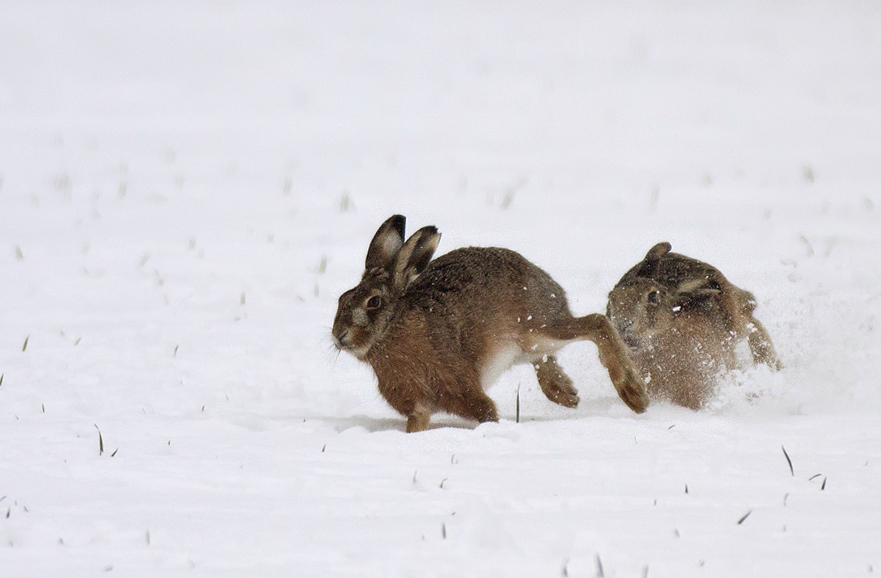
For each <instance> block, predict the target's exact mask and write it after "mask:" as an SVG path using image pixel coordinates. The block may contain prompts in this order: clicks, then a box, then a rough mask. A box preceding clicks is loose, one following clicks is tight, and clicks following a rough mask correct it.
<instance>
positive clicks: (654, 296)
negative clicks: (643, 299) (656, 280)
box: [649, 291, 661, 303]
mask: <svg viewBox="0 0 881 578" xmlns="http://www.w3.org/2000/svg"><path fill="white" fill-rule="evenodd" d="M660 300H661V292H660V291H652V292H651V293H649V303H658V302H659V301H660Z"/></svg>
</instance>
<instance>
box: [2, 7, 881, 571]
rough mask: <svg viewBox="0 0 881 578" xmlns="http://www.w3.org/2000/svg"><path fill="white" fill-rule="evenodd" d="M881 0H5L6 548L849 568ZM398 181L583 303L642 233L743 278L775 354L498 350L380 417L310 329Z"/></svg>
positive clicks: (864, 494)
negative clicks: (521, 360) (635, 366)
mask: <svg viewBox="0 0 881 578" xmlns="http://www.w3.org/2000/svg"><path fill="white" fill-rule="evenodd" d="M879 23H881V5H879V4H878V3H877V2H872V1H869V0H865V1H846V2H839V3H834V4H833V3H819V2H818V3H789V2H758V1H755V2H753V1H746V2H722V1H718V2H717V1H714V2H703V3H690V2H677V1H672V0H664V1H662V2H640V1H634V2H594V3H582V2H569V1H560V2H513V3H501V2H483V1H481V2H444V3H429V2H373V3H369V2H334V3H328V2H306V1H303V2H293V3H288V2H278V3H271V2H250V3H246V2H238V1H216V2H208V1H205V2H186V3H175V2H167V3H166V2H163V3H151V4H150V5H149V6H147V5H144V4H139V3H135V2H122V3H119V2H106V1H92V2H80V3H61V2H44V1H37V2H4V3H2V4H0V270H2V272H3V274H2V275H0V295H2V302H0V303H2V304H0V375H2V378H0V379H2V381H0V439H2V441H3V444H2V450H0V567H2V568H3V575H4V576H34V575H65V576H78V575H82V576H93V575H96V574H99V573H102V572H105V571H109V572H112V573H114V574H116V573H122V574H124V575H132V576H153V575H156V573H157V572H158V573H162V574H163V575H178V574H195V575H199V574H201V575H210V576H221V575H230V576H233V575H251V576H256V575H260V576H290V575H294V574H296V575H303V576H307V575H308V576H487V575H500V576H560V575H568V576H597V575H601V574H602V575H605V576H646V575H648V576H692V575H694V576H701V575H707V576H744V575H750V576H782V575H798V576H812V575H814V576H826V575H833V574H847V575H861V574H865V573H870V572H872V571H873V570H874V568H875V567H878V566H879V565H881V547H879V546H878V544H879V543H881V527H879V525H878V524H877V519H878V516H879V515H881V490H879V488H881V484H879V482H881V419H879V417H878V412H879V410H881V371H879V369H878V368H879V364H881V337H879V336H881V332H879V327H878V325H879V323H881V267H879V265H881V261H879V258H878V249H879V247H881V27H879ZM394 212H400V213H403V214H405V215H407V216H408V217H409V224H410V229H411V230H415V228H418V227H420V226H422V225H425V224H435V225H437V226H438V227H439V229H440V230H441V231H442V233H443V234H444V237H443V240H442V241H441V246H440V252H445V251H448V250H450V249H453V248H456V247H460V246H466V245H500V246H506V247H510V248H513V249H516V250H518V251H520V252H521V253H523V254H524V255H526V256H527V257H528V258H530V259H531V260H533V261H534V262H536V263H537V264H538V265H540V266H541V267H543V268H544V269H546V270H547V271H549V272H550V273H551V274H552V275H553V276H554V277H555V278H556V279H557V280H558V281H559V282H560V283H561V284H562V285H563V286H564V287H565V288H566V289H567V291H568V293H569V298H570V302H571V305H572V308H573V310H574V311H575V312H577V313H580V314H583V313H588V312H592V311H602V310H604V307H605V299H606V293H607V292H608V290H609V289H610V288H611V287H612V286H613V285H614V283H615V282H616V281H617V279H618V278H619V277H620V276H621V275H622V274H623V273H624V271H626V270H627V269H628V268H629V267H630V266H631V265H632V264H633V263H635V262H637V261H639V260H640V259H641V258H642V256H643V255H644V253H645V251H646V250H647V249H648V248H649V247H651V245H653V244H654V243H655V242H657V241H659V240H668V241H670V242H671V243H672V244H673V247H674V250H676V251H678V252H682V253H685V254H687V255H691V256H694V257H696V258H699V259H702V260H705V261H708V262H710V263H712V264H714V265H716V266H718V267H719V268H720V269H721V270H722V271H723V272H724V273H725V274H726V275H727V276H728V278H729V279H731V280H732V281H733V282H734V283H736V284H738V285H740V286H742V287H745V288H747V289H749V290H751V291H753V292H754V293H755V294H756V296H757V297H758V300H759V310H758V313H757V315H758V317H759V319H761V320H762V321H763V323H765V325H766V326H767V327H768V329H769V331H770V333H771V335H772V337H773V338H774V340H775V343H776V345H777V348H778V351H779V352H780V354H781V357H782V359H783V360H784V362H785V363H786V365H787V367H786V369H785V370H784V371H783V372H781V373H779V374H771V373H769V372H766V371H762V370H761V369H758V370H755V371H750V372H747V373H746V374H744V375H740V376H737V377H736V379H734V380H732V383H731V384H728V385H726V386H725V387H723V388H721V390H720V392H719V395H718V397H717V399H716V400H715V401H714V403H713V407H712V408H711V409H710V410H709V411H706V412H703V413H693V412H689V411H685V410H680V409H677V408H674V407H670V406H663V405H658V406H654V407H652V408H650V410H649V411H648V412H647V413H646V414H645V415H642V416H636V415H634V414H632V413H630V412H629V410H627V409H626V407H624V406H623V404H621V403H620V401H619V400H618V399H617V397H616V396H615V393H614V391H613V389H612V388H611V386H610V384H609V383H608V379H607V378H606V377H605V376H604V374H603V373H604V372H603V371H602V370H601V368H600V367H599V363H598V361H597V359H596V353H595V348H594V347H593V346H592V345H590V344H579V345H576V346H572V347H570V348H569V349H567V350H566V351H565V353H564V355H563V356H562V360H561V361H562V363H563V365H564V366H565V367H566V368H567V371H568V372H569V374H570V375H571V376H572V377H573V379H574V380H575V382H576V385H577V386H578V387H579V389H580V391H581V397H582V404H581V406H580V407H579V408H578V410H576V411H571V410H566V409H564V408H560V407H557V406H554V405H553V404H551V403H550V402H548V401H547V400H546V399H544V397H543V396H542V394H541V392H540V391H539V390H538V387H537V385H536V383H535V379H534V377H533V376H532V375H530V371H529V370H528V368H515V369H514V370H512V371H511V372H509V373H507V374H505V375H504V376H502V378H501V380H500V381H499V383H498V384H497V385H496V386H495V387H494V388H493V389H492V390H491V391H490V395H491V396H492V397H493V398H494V399H495V400H496V402H497V404H498V406H499V409H500V412H501V414H502V416H503V420H502V422H501V423H499V424H487V425H483V426H480V427H478V428H476V429H475V428H473V426H472V425H471V424H466V423H464V422H462V421H459V420H457V419H454V418H444V417H442V416H441V417H439V419H437V420H436V421H437V424H438V425H440V426H447V427H439V428H438V429H434V430H432V431H430V432H427V433H425V434H419V435H412V436H406V435H404V434H403V433H402V429H403V425H404V422H403V419H402V418H401V417H400V416H398V415H396V414H395V413H394V412H393V411H392V410H390V409H389V408H388V407H387V406H386V405H385V403H384V402H383V400H382V399H381V398H380V396H379V394H378V393H377V391H376V388H375V385H374V382H373V378H372V375H371V373H370V371H369V368H366V367H364V366H360V365H359V364H357V363H356V362H355V361H354V360H353V359H349V358H347V357H339V358H338V357H337V356H336V354H335V353H333V352H332V347H331V345H330V340H329V338H328V331H329V326H330V324H331V322H332V319H333V314H334V311H335V308H336V297H337V296H338V295H339V293H341V292H342V291H343V290H345V289H347V288H349V287H351V286H352V285H354V284H355V283H356V282H357V280H358V278H359V276H360V273H361V267H362V266H363V257H364V252H365V250H366V246H367V243H368V241H369V239H370V236H371V235H372V234H373V232H374V231H375V229H376V227H377V226H378V225H379V223H381V222H382V220H383V219H385V218H386V217H388V216H389V215H390V214H392V213H394ZM518 387H520V392H521V423H519V424H518V423H514V416H515V395H516V391H517V388H518ZM99 431H100V440H101V443H102V444H103V450H104V451H103V454H101V453H100V452H99ZM781 446H784V447H786V449H787V452H788V454H789V456H790V458H791V459H792V462H793V472H790V469H789V465H788V464H787V461H786V458H785V456H784V455H783V452H782V451H781ZM817 474H820V475H819V476H817ZM827 480H828V481H827ZM748 512H749V513H750V514H749V516H747V518H746V519H744V520H743V521H742V523H740V524H738V521H739V520H740V519H741V517H742V516H744V515H745V514H746V513H748ZM600 565H601V566H602V571H600V569H599V567H600Z"/></svg>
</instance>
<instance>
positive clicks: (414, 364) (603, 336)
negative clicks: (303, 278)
mask: <svg viewBox="0 0 881 578" xmlns="http://www.w3.org/2000/svg"><path fill="white" fill-rule="evenodd" d="M404 224H405V218H404V217H403V216H401V215H394V216H392V217H391V218H389V219H388V220H387V221H386V222H385V223H383V224H382V226H381V227H379V230H378V231H377V232H376V234H375V236H374V237H373V240H372V241H371V243H370V247H369V249H368V250H367V260H366V263H365V270H364V274H363V276H362V278H361V282H360V283H359V284H358V285H357V286H356V287H355V288H353V289H351V290H349V291H346V292H345V293H343V294H342V295H341V296H340V299H339V309H338V310H337V313H336V317H335V319H334V322H333V331H332V337H333V341H334V345H335V346H336V347H337V349H339V350H342V351H348V352H349V353H351V354H352V355H354V356H355V357H356V358H358V359H359V360H361V361H364V362H366V363H368V364H369V365H370V366H371V367H372V368H373V371H374V373H375V374H376V377H377V380H378V382H379V391H380V393H382V395H383V397H385V399H386V400H387V401H388V402H389V404H390V405H391V406H392V407H393V408H394V409H395V410H397V411H398V412H400V413H401V414H403V415H405V416H407V431H408V432H417V431H422V430H424V429H426V428H427V427H428V422H429V419H430V417H431V414H432V413H434V412H437V411H446V412H449V413H453V414H456V415H459V416H462V417H464V418H467V419H474V420H477V421H479V422H487V421H498V414H497V413H496V406H495V404H494V403H493V401H492V400H491V399H490V398H489V397H488V396H487V395H486V393H484V389H485V388H487V387H488V386H489V385H491V384H492V383H493V382H494V381H495V380H496V378H497V377H498V376H499V375H500V374H501V373H502V372H503V371H505V370H506V369H508V368H509V367H511V365H513V364H515V363H520V362H529V363H531V364H532V365H533V366H534V367H535V372H536V375H537V377H538V383H539V385H540V386H541V390H542V391H543V392H544V393H545V395H546V396H547V397H548V399H550V400H551V401H553V402H555V403H558V404H560V405H562V406H565V407H575V406H576V405H578V401H579V400H578V391H577V390H576V389H575V388H574V387H573V386H572V380H571V379H569V377H568V376H567V375H566V374H565V373H563V370H562V369H561V368H560V366H559V365H557V361H556V358H555V357H554V353H555V352H556V351H557V350H559V349H560V348H562V347H564V346H565V345H567V344H569V343H572V342H574V341H578V340H583V339H587V340H590V341H593V342H594V343H595V344H596V345H597V348H598V349H599V357H600V361H601V362H602V363H603V365H604V366H605V367H606V368H607V369H608V371H609V377H610V378H611V380H612V384H613V385H614V386H615V389H616V390H617V391H618V394H619V395H620V396H621V399H622V400H624V403H626V404H627V406H628V407H630V408H631V409H632V410H633V411H635V412H637V413H642V412H643V411H645V408H646V407H647V406H648V397H647V395H646V391H645V384H644V383H643V382H642V379H640V377H639V376H638V375H637V374H636V371H635V370H634V368H633V366H632V364H631V362H630V360H629V358H628V357H627V351H626V348H625V347H624V344H623V343H622V342H621V339H620V338H619V337H618V334H617V333H615V330H614V329H613V328H612V325H611V324H610V323H609V321H608V319H606V317H604V316H603V315H600V314H593V315H586V316H584V317H573V316H572V314H571V313H570V312H569V307H568V305H567V303H566V295H565V293H564V292H563V289H562V288H561V287H560V286H559V285H557V283H555V282H554V280H553V279H551V278H550V276H549V275H548V274H547V273H545V272H544V271H542V270H541V269H539V268H538V267H536V266H535V265H533V264H532V263H530V262H529V261H527V260H526V259H525V258H524V257H522V256H521V255H519V254H518V253H515V252H514V251H509V250H507V249H499V248H478V247H470V248H465V249H457V250H455V251H451V252H450V253H447V254H446V255H443V256H441V257H439V258H437V259H435V260H434V261H432V260H431V258H432V255H433V254H434V251H435V249H436V248H437V245H438V241H440V233H438V232H437V229H436V228H435V227H423V228H422V229H419V230H418V231H416V232H415V233H414V234H413V235H412V236H411V237H410V238H409V239H407V241H406V242H404Z"/></svg>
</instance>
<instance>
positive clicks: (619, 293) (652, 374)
mask: <svg viewBox="0 0 881 578" xmlns="http://www.w3.org/2000/svg"><path fill="white" fill-rule="evenodd" d="M670 249H671V246H670V243H658V244H657V245H655V246H654V247H652V248H651V249H650V250H649V252H648V253H647V254H646V256H645V259H643V260H642V262H641V263H638V264H637V265H635V266H634V267H632V268H631V269H630V270H629V271H628V272H627V273H626V274H625V275H624V277H622V278H621V280H620V281H618V284H617V285H615V288H614V289H613V290H612V292H611V293H609V303H608V307H607V309H606V315H607V316H608V317H609V319H610V321H611V322H612V324H613V325H614V326H615V329H616V330H617V331H618V333H619V335H620V336H621V338H622V339H623V340H624V343H625V344H626V345H627V346H628V348H629V351H630V358H631V359H632V360H633V364H634V365H635V366H636V367H637V369H638V370H639V372H640V374H641V375H642V377H643V378H644V379H645V380H646V382H647V386H646V387H647V389H648V393H649V395H650V396H651V397H653V398H657V399H664V400H667V401H671V402H673V403H676V404H679V405H682V406H685V407H688V408H691V409H699V408H701V407H702V406H704V405H705V404H706V402H707V400H708V399H709V397H710V396H711V395H712V392H713V388H714V385H715V383H716V379H717V377H718V376H719V374H720V373H722V372H725V371H730V370H732V369H738V368H740V364H739V363H738V359H737V355H736V351H735V348H736V346H737V344H738V343H739V342H741V341H742V340H743V339H746V340H747V342H748V343H749V348H750V351H751V353H752V357H753V361H754V362H755V363H764V364H766V365H768V366H770V367H771V368H772V369H775V370H776V369H780V368H781V367H782V366H781V364H780V361H779V360H778V359H777V354H776V353H775V352H774V345H773V344H772V343H771V338H770V337H769V336H768V332H767V331H765V328H764V327H763V326H762V324H761V323H759V320H758V319H756V318H755V317H754V316H753V311H755V308H756V300H755V297H753V295H752V293H750V292H749V291H744V290H743V289H740V288H738V287H736V286H734V285H733V284H731V282H729V281H728V280H727V279H726V278H725V276H724V275H722V273H721V272H720V271H719V270H718V269H716V268H715V267H713V266H712V265H708V264H707V263H703V262H701V261H698V260H697V259H692V258H690V257H686V256H684V255H679V254H677V253H671V252H670Z"/></svg>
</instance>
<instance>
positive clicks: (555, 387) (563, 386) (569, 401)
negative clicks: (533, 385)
mask: <svg viewBox="0 0 881 578" xmlns="http://www.w3.org/2000/svg"><path fill="white" fill-rule="evenodd" d="M532 366H533V367H534V368H535V376H536V377H537V378H538V385H539V386H540V387H541V390H542V392H544V394H545V395H546V396H547V398H548V399H549V400H551V401H552V402H554V403H557V404H560V405H562V406H563V407H577V406H578V401H579V399H578V390H577V389H575V387H574V386H573V385H572V380H571V379H570V378H569V376H568V375H566V373H565V372H564V371H563V368H562V367H560V366H559V364H557V358H556V357H554V356H553V355H545V356H544V357H542V358H541V359H539V360H538V361H536V362H535V363H533V364H532Z"/></svg>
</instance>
